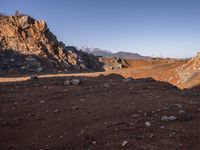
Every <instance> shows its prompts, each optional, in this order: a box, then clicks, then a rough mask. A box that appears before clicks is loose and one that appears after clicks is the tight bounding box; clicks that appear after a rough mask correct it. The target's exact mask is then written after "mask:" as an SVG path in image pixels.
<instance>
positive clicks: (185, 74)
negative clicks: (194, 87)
mask: <svg viewBox="0 0 200 150" xmlns="http://www.w3.org/2000/svg"><path fill="white" fill-rule="evenodd" d="M177 72H178V75H179V78H180V79H179V81H178V82H179V83H187V82H189V81H191V80H194V79H197V78H199V76H200V52H198V53H197V55H196V56H195V57H194V58H192V59H191V60H189V61H188V62H187V63H186V64H184V65H182V66H181V67H179V68H178V69H177Z"/></svg>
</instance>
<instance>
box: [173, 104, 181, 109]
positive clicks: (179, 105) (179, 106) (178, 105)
mask: <svg viewBox="0 0 200 150" xmlns="http://www.w3.org/2000/svg"><path fill="white" fill-rule="evenodd" d="M174 106H177V107H178V108H182V105H181V104H174Z"/></svg>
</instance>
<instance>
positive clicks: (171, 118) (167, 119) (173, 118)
mask: <svg viewBox="0 0 200 150" xmlns="http://www.w3.org/2000/svg"><path fill="white" fill-rule="evenodd" d="M176 119H177V117H175V116H169V117H168V116H163V117H162V118H161V120H162V121H174V120H176Z"/></svg>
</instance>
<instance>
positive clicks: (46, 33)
mask: <svg viewBox="0 0 200 150" xmlns="http://www.w3.org/2000/svg"><path fill="white" fill-rule="evenodd" d="M0 54H1V57H3V58H4V57H5V58H7V59H4V60H1V61H0V65H2V66H4V68H2V67H1V68H2V70H3V71H13V70H15V71H16V68H17V71H21V72H42V71H45V70H46V71H52V70H56V71H58V70H60V71H88V70H101V67H102V65H101V63H100V62H99V61H98V58H97V57H95V56H93V55H89V54H87V53H85V52H83V51H78V50H77V49H76V48H75V47H66V46H65V45H64V44H63V43H62V42H59V41H58V40H57V38H56V36H55V35H54V34H53V33H52V32H51V31H50V30H49V28H48V26H47V24H46V22H45V21H43V20H36V19H34V18H32V17H30V16H27V15H15V16H3V15H1V16H0ZM18 56H20V57H18ZM20 58H22V59H20ZM13 64H16V66H15V67H13ZM5 66H6V67H5Z"/></svg>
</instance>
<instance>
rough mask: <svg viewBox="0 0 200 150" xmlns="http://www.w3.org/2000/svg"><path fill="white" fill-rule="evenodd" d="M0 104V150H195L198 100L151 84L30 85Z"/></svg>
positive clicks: (98, 79)
mask: <svg viewBox="0 0 200 150" xmlns="http://www.w3.org/2000/svg"><path fill="white" fill-rule="evenodd" d="M73 79H75V80H73ZM0 99H1V101H0V147H1V149H2V150H4V149H19V150H21V149H26V150H27V149H41V150H44V149H45V150H46V149H49V150H51V149H53V150H54V149H141V150H142V149H158V150H159V149H166V150H168V149H185V150H188V149H196V150H198V149H200V130H199V126H200V101H199V99H200V96H199V95H194V94H193V92H192V91H191V90H187V91H181V90H179V89H178V88H176V87H175V86H172V85H170V84H168V83H165V82H159V81H155V80H153V79H151V78H143V79H132V78H127V79H125V78H123V77H122V76H120V75H117V74H110V75H107V76H104V75H100V76H93V77H86V76H80V75H77V76H66V77H58V76H57V77H56V76H54V77H50V76H49V78H39V79H37V78H32V80H26V81H20V82H4V83H1V84H0Z"/></svg>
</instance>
